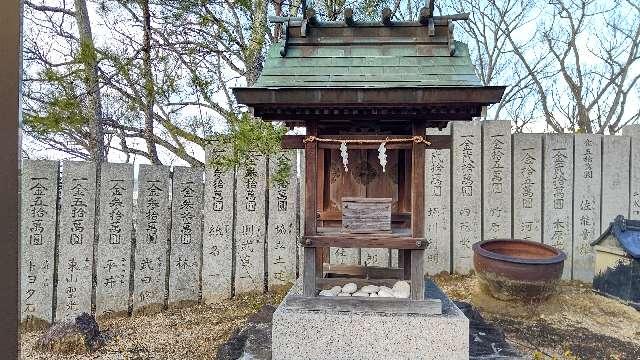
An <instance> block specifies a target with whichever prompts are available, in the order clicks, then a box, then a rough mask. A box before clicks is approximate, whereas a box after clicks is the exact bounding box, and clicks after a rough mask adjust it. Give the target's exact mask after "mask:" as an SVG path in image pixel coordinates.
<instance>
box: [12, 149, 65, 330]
mask: <svg viewBox="0 0 640 360" xmlns="http://www.w3.org/2000/svg"><path fill="white" fill-rule="evenodd" d="M58 166H59V165H58V162H57V161H49V160H24V162H23V163H22V174H21V176H20V181H21V188H22V190H21V194H22V197H21V202H22V203H21V207H20V211H21V216H20V222H21V232H20V242H21V244H20V252H21V254H20V255H21V256H20V260H21V264H22V265H21V266H22V271H21V272H20V276H21V282H20V285H21V300H22V301H21V302H20V320H21V321H30V320H40V321H41V320H44V321H46V322H49V323H50V322H52V321H53V312H52V305H53V295H54V294H53V259H54V249H55V240H56V212H57V203H56V200H57V194H58Z"/></svg>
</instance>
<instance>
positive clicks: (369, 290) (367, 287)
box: [360, 285, 380, 294]
mask: <svg viewBox="0 0 640 360" xmlns="http://www.w3.org/2000/svg"><path fill="white" fill-rule="evenodd" d="M360 291H362V292H365V293H367V294H372V293H377V292H378V291H380V286H375V285H365V286H363V287H362V289H360Z"/></svg>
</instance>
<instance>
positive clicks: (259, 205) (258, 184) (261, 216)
mask: <svg viewBox="0 0 640 360" xmlns="http://www.w3.org/2000/svg"><path fill="white" fill-rule="evenodd" d="M237 173H238V176H237V187H236V198H237V202H236V228H235V230H234V233H235V239H236V254H235V256H236V269H235V291H236V294H239V293H243V292H249V291H263V290H264V250H265V232H266V229H265V192H266V182H267V181H266V180H267V179H266V159H265V158H264V157H262V156H253V157H252V158H251V159H249V161H248V164H247V166H246V167H244V168H240V169H238V171H237Z"/></svg>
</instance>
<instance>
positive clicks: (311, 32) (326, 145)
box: [233, 1, 505, 309]
mask: <svg viewBox="0 0 640 360" xmlns="http://www.w3.org/2000/svg"><path fill="white" fill-rule="evenodd" d="M428 3H429V4H428V5H427V6H426V7H425V8H423V9H422V10H421V12H420V18H419V19H418V21H415V22H395V21H392V20H391V15H390V14H391V11H390V10H389V9H385V10H384V11H383V12H382V18H381V21H380V22H357V21H355V20H354V19H353V12H352V11H351V10H350V9H347V10H346V11H345V14H344V21H336V22H322V21H319V20H318V19H317V18H316V16H315V12H314V11H313V10H312V9H305V11H304V16H303V17H299V18H291V17H289V18H283V17H272V18H271V20H272V21H274V22H278V23H280V24H281V26H283V32H284V39H283V40H282V41H281V42H280V43H279V44H277V45H275V46H272V47H271V49H270V50H269V53H268V56H267V59H266V62H265V66H264V69H263V72H262V74H261V76H260V78H259V79H258V80H257V82H256V84H254V85H253V86H250V87H242V88H235V89H233V91H234V94H235V96H236V99H237V101H238V102H239V103H241V104H245V105H247V106H248V107H249V108H250V109H251V111H252V112H253V114H254V116H256V117H260V118H262V120H264V121H283V122H285V123H286V124H287V126H289V127H291V128H293V127H305V128H306V135H300V136H285V138H284V139H283V148H299V149H304V154H305V157H304V159H305V160H304V171H305V173H304V175H305V177H304V179H305V187H304V214H305V216H304V237H303V239H302V246H303V247H304V271H303V295H304V298H302V299H299V300H300V304H313V303H315V304H316V306H319V305H317V304H318V302H320V301H322V302H325V303H323V304H325V305H326V304H331V306H337V307H340V306H341V305H340V304H343V305H344V309H349V306H353V302H354V301H355V300H356V299H350V300H346V299H337V298H334V299H328V298H317V301H316V300H313V298H314V297H316V296H317V294H318V291H319V290H320V289H323V288H326V287H331V286H333V285H342V284H345V283H347V282H355V283H357V284H369V283H373V284H386V283H389V282H391V281H395V280H398V279H405V280H408V281H409V283H410V287H411V293H410V299H406V301H407V302H409V303H411V304H413V305H418V307H419V305H420V304H422V303H421V302H424V301H426V300H425V291H424V286H425V285H424V284H425V283H424V270H423V266H424V252H425V251H424V249H425V248H426V247H427V246H428V244H427V242H426V241H425V234H424V218H425V197H424V188H425V184H424V182H425V148H426V147H427V146H429V147H431V148H449V147H450V146H451V139H450V137H449V136H444V135H441V136H429V137H426V136H425V133H426V132H425V129H426V128H427V127H438V128H443V127H445V126H446V125H447V123H448V122H449V121H470V120H472V118H474V117H479V116H481V113H482V112H483V111H484V109H485V107H486V106H488V105H490V104H494V103H497V102H499V101H500V99H501V97H502V94H503V92H504V89H505V88H504V87H502V86H483V85H482V84H481V82H480V81H479V80H478V78H477V76H476V74H475V71H474V67H473V64H472V63H471V60H470V57H469V51H468V48H467V46H466V45H465V44H463V43H461V42H458V41H455V40H454V38H453V22H454V21H458V20H465V19H467V18H468V14H458V15H452V16H433V1H430V2H428ZM381 144H384V145H383V147H384V149H383V151H382V150H381ZM381 154H384V156H383V155H381ZM381 156H382V157H383V158H384V160H385V161H384V164H383V161H382V160H381V158H380V157H381ZM345 157H346V158H347V160H345ZM383 165H384V167H383ZM367 199H370V200H371V199H378V200H375V201H378V202H380V203H382V204H389V206H388V207H385V206H379V207H378V208H376V207H370V208H369V209H375V210H371V211H374V212H377V213H376V215H372V214H368V213H367V210H366V209H368V207H367V206H362V207H360V208H358V212H354V213H349V214H347V215H348V216H347V218H345V219H346V220H344V221H350V224H359V223H369V221H370V224H372V225H371V227H372V228H374V229H373V230H372V231H366V229H365V231H361V230H362V226H360V228H359V230H358V231H349V230H348V229H346V230H345V227H344V226H345V225H347V227H348V226H354V225H348V224H343V216H344V215H345V214H344V213H343V210H344V209H343V202H345V203H346V202H360V203H367ZM375 201H368V202H369V203H371V202H375ZM387 208H388V209H389V210H390V212H389V213H387V212H386V209H387ZM362 209H364V210H362ZM354 214H355V215H354ZM387 216H388V220H387ZM359 217H360V218H359ZM387 221H388V222H389V224H388V227H387V224H386V222H387ZM329 247H341V248H386V249H398V253H399V259H398V268H389V267H381V268H372V267H366V266H364V265H363V266H354V265H348V266H347V265H334V264H331V265H329V264H328V258H327V256H328V248H329ZM344 276H347V277H344ZM357 300H358V302H359V303H361V302H362V301H364V302H367V301H370V302H367V305H366V307H367V308H370V307H372V308H376V307H385V306H386V307H388V306H395V307H396V308H397V307H398V306H399V307H404V308H406V306H407V304H406V303H403V304H401V305H398V302H399V301H400V299H387V300H383V299H382V298H380V299H368V298H363V299H357ZM348 304H349V305H348ZM372 304H373V305H372ZM323 306H324V305H323Z"/></svg>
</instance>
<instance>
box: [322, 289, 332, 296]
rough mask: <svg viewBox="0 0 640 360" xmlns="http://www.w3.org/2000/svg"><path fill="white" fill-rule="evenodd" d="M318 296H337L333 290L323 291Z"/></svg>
mask: <svg viewBox="0 0 640 360" xmlns="http://www.w3.org/2000/svg"><path fill="white" fill-rule="evenodd" d="M318 296H336V294H334V293H333V292H332V291H331V290H322V291H320V293H319V294H318Z"/></svg>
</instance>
